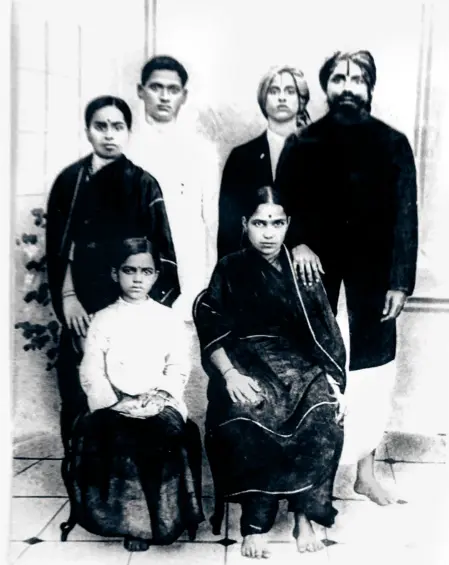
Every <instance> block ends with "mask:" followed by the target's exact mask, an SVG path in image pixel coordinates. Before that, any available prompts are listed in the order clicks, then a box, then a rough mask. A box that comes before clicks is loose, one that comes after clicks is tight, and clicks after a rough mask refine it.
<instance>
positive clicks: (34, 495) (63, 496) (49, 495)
mask: <svg viewBox="0 0 449 565" xmlns="http://www.w3.org/2000/svg"><path fill="white" fill-rule="evenodd" d="M11 498H12V499H20V498H33V499H38V498H41V499H43V500H48V499H50V498H57V499H61V500H62V499H63V498H65V499H68V498H69V497H68V495H63V494H54V495H52V494H13V495H11Z"/></svg>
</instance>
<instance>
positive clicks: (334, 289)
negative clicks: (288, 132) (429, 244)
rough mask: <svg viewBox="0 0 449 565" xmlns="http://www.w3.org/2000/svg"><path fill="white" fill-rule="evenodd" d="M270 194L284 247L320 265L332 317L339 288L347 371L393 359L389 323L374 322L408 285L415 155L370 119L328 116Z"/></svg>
mask: <svg viewBox="0 0 449 565" xmlns="http://www.w3.org/2000/svg"><path fill="white" fill-rule="evenodd" d="M276 186H277V187H278V188H279V190H280V191H281V192H282V193H283V195H284V197H285V198H286V203H287V206H288V209H289V213H290V214H291V215H292V221H291V225H290V230H289V235H288V246H289V247H290V248H293V247H294V246H296V245H298V244H300V243H305V244H307V245H308V246H309V247H310V248H311V249H312V250H313V251H314V252H315V253H316V254H317V255H318V256H319V257H320V260H321V262H322V264H323V268H324V270H325V276H324V281H323V282H324V284H325V287H326V290H327V293H328V297H329V301H330V303H331V306H332V307H333V309H334V311H336V307H337V301H338V292H339V289H340V285H341V281H342V280H344V282H345V286H346V293H347V301H348V309H349V317H350V334H351V364H350V368H351V369H361V368H365V367H372V366H378V365H382V364H384V363H386V362H388V361H390V360H392V359H393V358H394V356H395V343H396V339H395V337H396V334H395V324H394V322H388V323H383V324H381V323H380V321H379V320H380V318H381V315H382V308H383V305H384V301H385V294H386V292H387V291H388V290H402V291H404V292H405V293H406V294H407V295H410V294H411V293H412V292H413V289H414V285H415V272H416V258H417V239H418V230H417V204H416V199H417V191H416V170H415V163H414V158H413V153H412V149H411V147H410V144H409V142H408V141H407V138H406V137H405V135H403V134H402V133H400V132H398V131H397V130H395V129H393V128H391V127H390V126H388V125H387V124H385V123H383V122H381V121H380V120H378V119H376V118H373V117H371V116H370V117H368V118H367V119H366V120H365V121H363V122H361V123H359V124H354V125H342V124H337V123H336V122H335V121H334V120H333V119H332V117H331V116H330V114H327V115H326V116H324V117H323V118H321V119H320V120H318V121H317V122H315V123H314V124H312V125H311V126H309V127H308V128H307V129H306V130H304V131H303V132H302V133H301V136H300V137H299V139H298V140H297V142H296V143H295V144H294V145H291V146H290V149H289V151H288V154H287V155H284V158H283V161H282V164H281V165H280V166H279V167H278V174H277V177H276Z"/></svg>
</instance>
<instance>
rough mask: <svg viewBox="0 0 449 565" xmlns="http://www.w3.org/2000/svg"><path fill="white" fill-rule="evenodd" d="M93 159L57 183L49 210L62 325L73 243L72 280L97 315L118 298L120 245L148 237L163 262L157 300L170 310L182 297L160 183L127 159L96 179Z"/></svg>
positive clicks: (51, 277)
mask: <svg viewBox="0 0 449 565" xmlns="http://www.w3.org/2000/svg"><path fill="white" fill-rule="evenodd" d="M90 160H91V156H90V155H89V156H87V157H84V158H83V159H81V160H79V161H77V162H76V163H73V164H71V165H70V166H68V167H67V168H65V169H64V170H63V171H62V172H61V173H60V174H59V175H58V177H57V178H56V180H55V182H54V184H53V187H52V189H51V192H50V196H49V200H48V208H47V228H46V254H47V270H48V282H49V287H50V293H51V297H52V303H53V307H54V310H55V313H56V315H57V316H58V318H59V320H60V321H61V322H64V320H63V313H62V295H61V293H62V286H63V281H64V277H65V273H66V270H67V265H68V262H69V253H70V249H71V246H72V243H75V256H74V258H73V261H72V264H71V265H72V278H73V282H74V286H75V291H76V293H77V296H78V298H79V300H80V302H81V304H82V305H83V307H84V308H85V309H86V311H87V312H89V313H93V312H96V311H97V310H100V309H101V308H104V307H106V306H107V305H108V304H109V303H111V302H112V301H113V300H115V299H116V294H117V288H116V286H115V285H113V284H112V281H111V276H110V271H111V263H110V261H111V254H110V251H111V250H112V247H113V243H114V241H117V240H121V239H124V238H127V237H148V239H150V240H151V241H153V242H154V244H155V246H156V247H157V249H158V250H159V253H160V255H161V259H162V261H163V262H162V269H161V271H162V272H161V274H160V276H159V279H158V281H157V283H156V285H155V286H154V287H153V289H152V293H151V294H152V296H153V298H155V299H156V300H158V301H161V302H162V301H165V302H166V303H167V304H168V305H170V304H171V303H172V302H173V301H174V300H175V298H176V297H177V296H178V295H179V283H178V277H177V270H176V258H175V252H174V248H173V243H172V239H171V234H170V227H169V224H168V219H167V214H166V211H165V205H164V202H163V198H162V193H161V190H160V188H159V185H158V184H157V181H156V180H155V179H154V178H153V177H152V176H151V175H150V174H149V173H147V172H145V171H144V170H143V169H141V168H140V167H137V166H136V165H134V164H133V163H132V162H131V161H129V160H128V159H127V158H126V157H125V156H121V157H119V158H118V159H117V160H116V161H114V162H113V163H111V164H109V165H107V166H105V167H104V168H103V169H101V170H100V171H98V172H97V173H96V174H95V175H94V176H93V177H92V178H91V179H89V178H88V168H89V164H90Z"/></svg>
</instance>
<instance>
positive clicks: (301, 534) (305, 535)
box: [293, 514, 324, 553]
mask: <svg viewBox="0 0 449 565" xmlns="http://www.w3.org/2000/svg"><path fill="white" fill-rule="evenodd" d="M293 537H294V538H296V547H297V548H298V551H299V552H300V553H304V552H306V551H310V552H313V551H320V549H323V548H324V544H323V542H321V541H320V540H319V539H318V538H317V537H316V534H315V532H314V531H313V526H312V524H311V523H310V520H309V519H308V518H307V517H306V516H305V515H304V514H298V515H296V516H295V528H294V530H293Z"/></svg>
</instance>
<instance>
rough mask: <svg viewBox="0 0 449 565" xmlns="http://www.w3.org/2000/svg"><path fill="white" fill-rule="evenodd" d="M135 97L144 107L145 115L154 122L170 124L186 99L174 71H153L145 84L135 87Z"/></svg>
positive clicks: (185, 93)
mask: <svg viewBox="0 0 449 565" xmlns="http://www.w3.org/2000/svg"><path fill="white" fill-rule="evenodd" d="M137 95H138V96H139V98H140V99H141V100H143V103H144V105H145V113H146V114H147V115H148V116H150V117H151V118H153V120H155V121H156V122H171V121H172V120H174V119H175V118H176V116H177V115H178V112H179V109H180V108H181V106H182V104H184V102H185V100H186V97H187V90H186V89H185V88H184V87H183V86H182V83H181V78H180V77H179V75H178V73H177V72H176V71H169V70H158V71H153V72H152V73H151V75H150V77H149V78H148V80H147V82H146V83H145V84H139V85H138V86H137Z"/></svg>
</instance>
